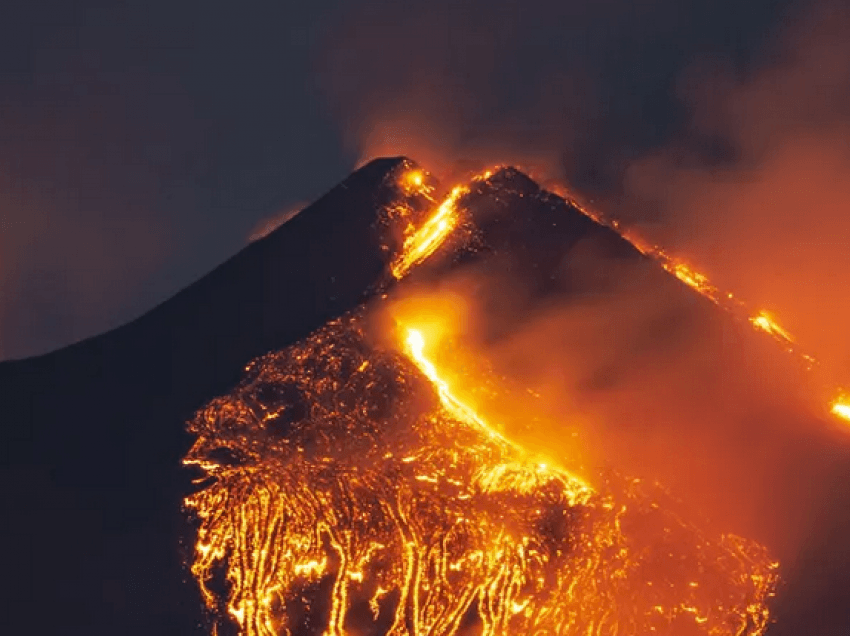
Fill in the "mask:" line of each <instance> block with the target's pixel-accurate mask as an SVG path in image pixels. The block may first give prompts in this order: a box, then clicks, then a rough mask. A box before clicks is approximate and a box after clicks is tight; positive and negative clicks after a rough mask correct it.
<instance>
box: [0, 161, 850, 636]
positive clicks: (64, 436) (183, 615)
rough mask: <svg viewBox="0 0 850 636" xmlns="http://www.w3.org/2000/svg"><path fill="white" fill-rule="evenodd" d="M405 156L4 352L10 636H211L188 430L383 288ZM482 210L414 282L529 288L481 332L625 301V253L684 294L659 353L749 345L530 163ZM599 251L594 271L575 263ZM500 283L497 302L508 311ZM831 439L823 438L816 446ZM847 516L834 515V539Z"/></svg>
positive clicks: (473, 206)
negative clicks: (204, 410)
mask: <svg viewBox="0 0 850 636" xmlns="http://www.w3.org/2000/svg"><path fill="white" fill-rule="evenodd" d="M402 161H403V159H401V158H395V159H380V160H376V161H373V162H371V163H369V164H368V165H366V166H364V167H363V168H361V169H359V170H358V171H356V172H355V173H353V174H352V175H351V176H349V177H348V178H347V179H346V180H345V181H343V182H342V183H341V184H339V185H338V186H336V187H335V188H333V189H332V190H331V191H330V192H328V193H327V194H326V195H325V196H323V197H322V198H321V199H319V200H318V201H316V202H315V203H314V204H312V205H311V206H309V207H307V208H306V209H305V210H303V211H302V212H301V213H300V214H298V215H297V216H296V217H294V218H293V219H292V220H290V221H289V222H287V223H286V224H284V225H283V226H281V227H280V228H278V229H277V230H275V231H274V232H272V233H271V234H269V235H268V236H266V237H265V238H263V239H261V240H259V241H257V242H255V243H252V244H250V245H248V246H247V247H246V248H245V249H244V250H242V251H241V252H240V253H239V254H237V255H236V256H234V257H233V258H231V259H230V260H228V261H227V262H225V263H224V264H223V265H221V266H220V267H218V268H216V269H215V270H214V271H212V272H211V273H210V274H208V275H207V276H205V277H204V278H202V279H201V280H199V281H198V282H196V283H195V284H193V285H191V286H189V287H188V288H186V289H185V290H183V291H182V292H180V293H179V294H177V295H176V296H174V297H173V298H171V299H170V300H168V301H166V302H164V303H163V304H161V305H160V306H158V307H156V308H155V309H153V310H151V311H150V312H149V313H147V314H145V315H144V316H142V317H141V318H139V319H137V320H135V321H133V322H131V323H129V324H127V325H125V326H123V327H121V328H119V329H116V330H114V331H111V332H108V333H106V334H103V335H101V336H98V337H95V338H91V339H89V340H85V341H83V342H80V343H77V344H74V345H72V346H69V347H66V348H64V349H61V350H59V351H56V352H53V353H50V354H47V355H43V356H39V357H35V358H30V359H26V360H18V361H9V362H4V363H0V418H2V447H0V453H2V472H1V473H0V479H2V483H3V486H2V488H0V492H2V495H0V496H2V498H3V500H2V502H0V505H2V510H3V511H4V516H5V520H4V522H3V524H2V525H3V545H4V546H5V549H4V554H3V561H2V567H3V577H2V578H3V582H4V583H3V587H4V588H5V589H3V590H2V595H0V597H2V598H3V600H4V604H5V606H4V611H3V612H2V617H0V626H2V629H1V630H0V631H2V633H4V634H6V633H8V634H48V633H49V634H54V633H55V634H62V635H63V636H65V635H68V636H71V635H76V634H79V635H83V634H85V635H86V636H101V635H103V636H107V635H109V636H112V635H114V634H122V635H124V636H134V635H139V636H141V635H146V636H148V635H152V634H156V635H157V636H161V635H168V634H174V635H177V634H180V635H186V634H206V633H207V629H206V624H205V623H204V617H203V614H202V611H201V607H202V603H201V600H200V598H199V596H198V593H197V591H196V586H195V584H194V582H193V581H192V580H191V576H190V574H189V573H188V570H187V569H186V567H185V563H186V561H187V558H188V557H189V556H190V554H191V545H187V544H186V542H187V541H189V542H190V541H191V540H192V537H191V536H190V535H189V534H188V533H187V524H186V520H185V516H184V514H183V512H182V510H181V501H182V498H183V497H184V495H185V494H186V493H187V492H189V490H190V489H191V487H192V485H191V478H192V474H190V472H189V471H187V470H185V469H183V468H182V467H181V465H180V460H181V458H182V456H183V455H184V453H185V451H186V449H187V448H188V446H189V444H190V439H189V438H188V436H187V435H186V433H185V432H184V424H185V422H186V420H188V419H189V418H190V417H191V416H192V414H193V412H194V411H195V410H196V409H197V408H199V407H201V406H203V404H204V403H206V402H207V401H208V400H210V399H211V398H213V397H215V396H217V395H219V394H221V393H223V392H225V391H226V390H228V389H229V388H230V387H232V386H233V385H234V384H235V383H236V382H237V381H238V380H239V378H240V376H241V374H242V371H243V368H244V366H245V364H246V363H247V362H249V361H250V360H251V359H252V358H254V357H256V356H258V355H261V354H263V353H265V352H267V351H270V350H274V349H279V348H282V347H285V346H287V345H289V344H292V343H294V342H296V341H298V340H300V339H302V338H303V337H305V336H307V335H308V334H309V333H310V332H312V331H313V330H315V329H317V328H318V327H320V326H321V325H323V324H324V323H326V322H327V321H328V320H329V319H332V318H334V317H337V316H340V315H341V314H344V313H345V312H347V311H350V310H352V309H354V308H356V307H357V306H359V305H360V304H361V303H362V302H364V301H365V300H367V299H368V298H369V297H370V296H372V295H373V294H374V293H375V292H376V291H378V290H380V289H382V285H384V283H386V281H387V280H388V277H387V264H388V259H389V252H388V251H387V250H386V249H385V247H384V245H383V243H384V239H385V238H386V237H383V236H382V233H381V230H380V217H381V215H382V210H383V209H384V208H385V207H386V206H387V205H389V204H390V203H391V202H392V201H393V199H394V197H395V196H396V194H397V193H396V190H395V188H394V187H393V184H392V182H391V180H390V179H389V178H388V177H390V176H391V175H392V173H393V171H394V170H396V169H397V168H398V167H399V165H400V164H401V162H402ZM466 205H467V206H468V207H469V209H470V212H471V216H472V218H473V220H474V223H475V226H476V227H477V228H478V229H477V231H476V232H475V234H474V236H473V237H472V240H471V241H466V239H464V241H465V242H464V244H459V243H458V241H460V239H459V238H452V239H450V240H449V241H448V242H447V244H446V245H445V246H444V247H443V248H441V249H440V250H439V251H438V253H437V254H435V255H434V257H433V258H432V259H431V260H430V261H429V262H428V264H427V267H420V268H417V269H415V270H414V271H413V272H412V273H411V275H410V277H409V278H410V281H409V283H410V284H411V285H416V284H417V283H427V282H429V281H433V280H439V279H440V278H441V277H442V276H445V274H446V273H447V270H457V269H463V268H471V269H475V270H477V271H479V272H482V271H483V272H485V273H487V274H489V275H492V278H493V279H494V280H499V281H505V280H510V281H515V282H517V283H518V285H517V287H520V288H522V290H523V293H522V294H521V295H519V296H516V295H512V296H511V297H510V302H511V305H510V307H508V310H507V311H506V310H505V307H494V311H493V312H492V314H493V316H494V317H495V316H498V320H497V319H495V318H494V320H493V321H492V324H490V325H487V326H486V328H485V330H486V332H487V333H485V334H484V335H483V337H484V338H494V339H495V338H498V337H499V335H500V334H501V333H504V332H508V331H510V330H511V329H513V328H514V327H515V326H516V325H518V324H520V323H521V322H522V321H523V320H525V319H526V317H527V315H528V312H529V311H530V310H531V308H533V307H534V306H537V305H538V304H540V305H545V303H547V302H548V303H551V302H555V301H557V302H577V301H581V300H582V299H586V298H588V297H594V296H598V295H600V294H613V293H618V290H622V289H624V288H627V287H628V286H629V284H630V283H629V282H628V281H627V282H625V283H624V282H623V281H622V280H617V282H616V284H613V283H612V281H613V280H614V279H615V278H616V276H615V274H617V273H619V272H620V271H622V270H621V269H619V268H620V266H621V265H622V264H623V263H627V264H629V267H630V268H631V269H630V270H629V271H630V272H631V273H632V274H634V275H635V281H636V282H635V285H638V284H639V285H642V286H646V285H650V286H652V288H653V289H657V290H659V293H660V294H662V295H664V296H668V297H669V298H671V299H675V302H671V303H670V305H669V310H668V311H667V312H666V314H665V315H664V316H663V317H662V321H661V322H660V323H659V324H658V325H656V327H655V329H656V331H657V332H658V333H656V334H655V335H654V336H653V337H652V338H651V339H650V340H648V341H647V343H646V344H645V346H650V347H654V346H662V345H663V344H664V343H665V342H666V343H668V344H669V341H670V340H671V339H677V338H678V339H687V338H693V337H694V336H695V334H697V333H702V334H703V335H704V334H705V333H710V334H712V335H711V337H712V338H713V340H714V341H716V342H718V343H725V346H727V347H730V348H734V347H735V345H736V342H738V341H739V340H741V339H743V338H745V337H752V336H751V335H744V334H745V333H746V334H749V330H748V328H746V327H742V328H738V327H737V326H735V325H733V324H732V321H731V320H727V319H725V318H722V319H721V318H719V316H721V314H719V312H718V311H717V310H716V308H715V307H714V305H712V304H711V303H710V302H709V301H707V300H705V299H704V298H702V297H701V296H699V295H696V294H694V293H692V292H691V291H690V290H688V289H687V288H686V287H685V286H684V285H683V284H681V283H680V282H679V281H677V280H676V279H675V278H673V277H671V276H670V275H668V274H667V273H666V272H664V271H663V270H662V269H661V268H660V267H659V266H658V265H657V264H656V263H654V262H653V261H651V260H650V259H648V258H646V257H644V256H643V255H641V254H640V253H639V252H638V251H637V250H636V249H635V248H634V247H632V246H631V245H630V244H628V243H627V242H626V241H625V240H624V239H622V238H621V237H620V236H618V235H617V234H616V233H615V232H613V231H612V230H610V229H608V228H605V227H602V226H600V225H598V224H596V223H595V222H593V221H592V220H590V219H588V218H587V217H586V216H584V215H583V214H581V213H580V212H579V211H577V210H576V209H575V208H573V207H571V206H570V204H569V203H567V202H565V201H564V200H563V199H561V198H559V197H556V196H554V195H551V194H548V193H546V192H544V191H541V190H540V188H539V187H538V186H537V184H535V183H534V182H533V181H532V180H531V179H529V178H528V177H527V176H525V175H523V174H522V173H520V172H518V171H515V170H512V169H505V170H502V171H500V172H498V173H497V174H496V175H494V176H493V177H492V178H491V179H490V180H488V181H487V182H486V183H483V184H481V185H480V186H477V187H476V188H474V190H473V192H472V194H471V195H470V196H469V197H468V199H467V200H466ZM588 244H592V245H593V250H592V253H593V258H592V259H591V260H592V263H593V268H592V269H591V270H589V271H586V270H581V269H579V270H570V269H569V268H568V269H567V270H565V269H564V264H565V263H568V262H570V260H571V258H572V257H573V255H574V254H578V253H582V254H585V252H584V251H583V250H584V248H585V247H586V246H587V245H588ZM576 258H578V257H576ZM582 258H584V256H582ZM632 266H633V267H632ZM565 271H566V274H565ZM638 274H639V275H638ZM500 291H501V290H500V289H496V290H495V292H494V291H493V290H490V291H489V292H487V293H484V292H482V294H484V297H485V298H486V300H487V302H493V303H496V304H498V303H499V302H500V299H501V298H502V295H501V293H500ZM619 311H620V313H618V314H616V315H614V316H613V317H611V321H612V322H613V323H617V321H623V322H625V321H628V320H630V317H629V311H630V309H629V307H628V306H623V307H621V308H620V310H619ZM771 345H772V343H768V345H766V346H771ZM601 381H604V379H603V380H601ZM822 447H823V445H822V444H820V442H818V443H817V444H810V445H809V447H808V450H807V451H806V453H803V454H802V455H801V457H803V456H805V457H810V456H812V457H813V456H816V454H817V453H818V452H820V450H821V449H822ZM842 457H843V456H842ZM801 461H802V460H801ZM842 462H845V459H842V458H836V459H835V462H834V463H835V464H836V466H839V465H844V464H842ZM845 463H846V462H845ZM835 470H836V474H838V470H839V469H838V468H836V469H835ZM845 490H846V488H845ZM845 500H846V501H850V494H848V496H847V497H846V498H845ZM842 524H843V525H842ZM845 526H847V527H850V525H848V523H847V522H846V521H840V522H839V521H836V522H835V524H834V527H833V526H830V528H831V530H830V532H831V531H833V530H835V529H836V528H838V529H840V528H843V527H845ZM835 531H837V530H835ZM824 532H826V531H824ZM845 552H846V550H845ZM841 558H842V559H843V562H844V563H848V562H850V556H847V555H846V554H845V555H843V556H842V557H841ZM813 567H816V566H813ZM844 571H845V572H846V571H847V570H846V569H845V570H844ZM830 576H831V577H832V578H831V579H830V580H831V581H837V582H839V583H840V582H841V581H842V580H844V581H846V580H847V575H846V574H844V575H843V579H842V574H841V572H838V573H837V574H833V575H830ZM824 598H827V597H824ZM841 598H842V599H844V600H843V601H839V602H838V605H835V604H831V605H830V606H829V608H827V609H825V612H826V613H828V612H833V613H835V611H836V610H835V607H838V608H839V613H838V614H836V617H835V618H834V619H832V618H830V619H829V620H830V621H831V622H830V623H829V624H830V625H841V624H842V623H841V618H840V616H839V614H840V610H842V609H845V608H847V607H848V603H847V599H846V595H845V596H844V597H841ZM841 603H843V605H842V604H841ZM825 620H826V619H825ZM824 624H827V623H824Z"/></svg>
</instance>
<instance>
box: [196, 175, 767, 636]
mask: <svg viewBox="0 0 850 636" xmlns="http://www.w3.org/2000/svg"><path fill="white" fill-rule="evenodd" d="M489 176H490V175H489V172H488V173H484V174H483V175H480V176H479V177H476V178H475V179H474V180H476V179H477V180H480V179H487V178H488V177H489ZM401 178H402V188H401V189H402V191H403V192H406V193H408V194H409V193H414V194H428V195H429V196H430V190H428V191H426V190H424V188H426V187H427V186H426V181H425V176H424V173H421V172H418V171H407V172H405V173H404V174H403V175H402V177H401ZM474 180H473V181H474ZM469 191H470V188H469V187H468V186H456V187H455V188H453V189H452V191H451V192H450V194H449V195H448V197H446V199H444V200H443V201H442V202H441V203H440V204H439V206H437V208H436V210H435V211H434V212H433V213H432V214H431V215H430V217H429V218H428V219H427V220H426V221H425V222H424V223H423V224H422V225H421V226H420V227H418V228H410V230H409V232H408V233H407V238H406V239H405V241H404V245H403V250H402V253H401V254H400V255H399V257H398V259H396V260H395V261H394V262H393V263H392V266H391V271H392V274H393V275H394V276H395V277H396V278H401V277H403V276H404V275H405V274H406V273H407V272H408V271H409V270H410V268H411V267H414V266H415V265H416V264H418V263H421V262H422V261H423V260H424V259H426V258H428V256H430V255H431V254H433V252H434V251H435V250H436V249H437V248H438V247H439V246H440V245H441V244H443V242H444V241H445V239H446V238H447V237H448V236H449V235H451V233H452V232H453V231H454V230H456V229H457V227H458V225H459V223H460V217H461V210H460V209H459V208H460V202H461V199H462V198H463V196H464V195H465V194H466V193H467V192H469ZM428 200H430V199H428ZM400 216H401V217H406V216H407V215H406V214H400ZM694 280H696V279H694ZM365 324H366V320H365V319H364V316H363V315H359V314H358V315H351V316H347V317H344V318H342V319H340V320H337V321H333V322H331V323H329V324H328V325H326V326H325V327H323V328H321V329H319V330H318V331H317V332H315V333H314V334H312V335H311V336H310V337H308V338H306V339H304V340H303V341H302V342H299V343H297V344H295V345H293V346H291V347H288V348H287V349H284V350H281V351H277V352H273V353H270V354H268V355H266V356H263V357H261V358H258V359H257V360H255V361H253V362H252V363H251V364H249V365H248V367H247V368H246V374H245V378H244V379H243V381H242V382H241V383H240V384H239V385H238V386H237V387H236V388H235V389H234V390H233V391H232V392H230V393H229V394H227V395H224V396H221V397H219V398H216V399H214V400H212V401H211V402H210V403H209V404H208V405H207V406H206V407H205V408H204V409H202V410H201V411H199V412H198V413H197V415H196V417H195V418H194V419H193V420H192V421H191V422H190V423H189V431H190V432H191V433H192V434H193V436H194V438H195V442H194V444H193V446H192V448H191V449H190V450H189V452H188V453H187V456H186V457H185V459H184V463H185V464H186V465H190V466H193V467H195V468H196V469H198V470H200V471H201V472H202V477H201V478H200V479H199V480H198V481H197V484H198V490H197V492H195V493H193V494H192V495H190V496H189V497H187V499H186V501H185V505H186V507H187V509H188V510H190V511H191V512H192V514H193V516H194V519H195V520H196V522H197V524H198V530H197V541H196V543H195V553H194V560H193V563H192V568H191V569H192V573H193V575H194V576H195V578H196V579H197V581H198V584H199V586H200V588H201V592H202V595H203V599H204V602H205V603H206V606H207V608H208V610H209V612H210V617H211V620H212V621H213V622H214V626H213V629H214V631H215V633H218V631H217V630H218V629H224V630H226V631H227V632H228V633H230V632H232V631H234V630H235V631H237V632H238V633H239V634H242V635H243V636H279V635H287V636H291V635H298V636H308V635H309V636H314V635H319V634H321V635H322V636H346V635H348V634H361V633H369V634H376V635H380V636H471V635H473V634H475V635H480V636H505V635H507V634H515V635H518V636H532V635H536V636H576V635H578V634H581V635H582V636H614V635H616V634H628V635H632V634H676V635H680V634H688V635H693V636H759V635H761V634H764V632H765V630H766V629H767V626H768V624H769V612H768V608H767V603H768V600H769V599H770V598H771V597H772V595H773V593H774V588H775V586H776V582H777V574H776V570H777V567H778V564H777V563H775V562H774V561H773V560H772V559H771V558H770V557H769V555H768V554H767V552H766V551H765V549H764V548H762V547H761V546H759V545H757V544H755V543H753V542H750V541H747V540H745V539H742V538H740V537H736V536H733V535H720V536H708V535H707V534H706V533H704V532H702V531H701V529H700V528H699V527H698V525H696V524H694V523H692V522H690V521H688V520H686V519H685V517H683V516H682V514H680V513H679V512H678V511H675V512H674V510H675V506H674V505H673V502H671V501H670V500H669V499H668V498H667V496H666V494H665V493H664V492H663V491H661V490H660V489H658V488H654V487H647V486H646V485H644V484H642V483H641V482H640V481H639V480H635V479H626V478H623V477H621V476H618V475H612V474H606V475H600V476H599V478H598V480H595V483H596V484H597V488H594V489H591V488H590V487H589V486H588V485H587V484H586V483H585V482H584V481H582V480H579V479H577V478H575V477H574V476H573V475H571V474H570V473H569V472H567V471H566V470H563V469H561V468H559V467H556V466H551V465H549V464H544V463H541V462H539V461H532V460H531V459H530V457H529V454H528V453H526V452H524V450H523V449H522V448H521V447H520V446H518V445H517V444H515V443H513V442H511V441H509V440H507V439H505V437H504V436H502V435H501V434H500V433H499V432H498V431H497V430H496V429H494V428H493V427H492V426H491V425H490V424H488V422H487V419H486V418H485V417H484V416H482V415H481V414H479V413H477V412H476V411H475V409H473V408H472V407H471V406H470V405H469V404H467V403H466V402H464V401H463V399H462V398H460V397H459V395H460V394H461V391H459V390H458V387H457V385H458V384H461V383H463V382H464V381H465V380H466V381H467V382H468V379H465V378H463V377H461V378H459V379H456V380H455V379H453V380H452V381H449V380H448V379H447V378H448V376H449V375H450V374H448V373H446V372H445V369H441V368H439V367H438V365H437V363H436V362H435V360H434V358H433V357H429V355H428V354H427V353H426V351H427V350H428V349H429V348H430V347H431V346H433V345H432V343H430V342H429V341H428V340H427V339H426V337H425V334H424V333H423V331H422V330H420V329H416V328H413V327H410V326H409V325H407V326H403V328H402V330H401V332H400V335H401V337H400V338H399V339H398V340H399V341H393V342H392V344H391V345H388V346H385V347H380V346H376V345H375V344H374V339H373V338H367V337H366V335H365V333H364V330H365V326H364V325H365ZM411 324H421V323H417V322H415V321H412V322H411ZM455 375H456V374H453V375H452V377H453V378H454V377H455Z"/></svg>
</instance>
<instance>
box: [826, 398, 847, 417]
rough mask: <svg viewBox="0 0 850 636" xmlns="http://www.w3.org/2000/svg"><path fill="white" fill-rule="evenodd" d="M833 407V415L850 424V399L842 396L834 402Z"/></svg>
mask: <svg viewBox="0 0 850 636" xmlns="http://www.w3.org/2000/svg"><path fill="white" fill-rule="evenodd" d="M831 406H832V408H831V409H830V411H831V412H832V414H833V415H835V416H836V417H840V418H841V419H842V420H847V421H848V422H850V397H848V396H847V395H845V394H842V395H840V396H838V397H837V398H836V399H835V400H834V401H833V402H832V405H831Z"/></svg>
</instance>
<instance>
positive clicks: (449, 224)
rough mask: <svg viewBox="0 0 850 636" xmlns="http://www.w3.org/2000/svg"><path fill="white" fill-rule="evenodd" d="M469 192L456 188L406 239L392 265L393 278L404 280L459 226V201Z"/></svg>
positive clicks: (462, 187) (459, 187) (460, 187)
mask: <svg viewBox="0 0 850 636" xmlns="http://www.w3.org/2000/svg"><path fill="white" fill-rule="evenodd" d="M467 192H469V190H468V189H467V188H466V187H464V186H455V187H454V188H453V189H452V191H451V193H450V194H449V196H448V197H446V198H445V199H444V200H443V202H442V203H440V205H439V206H438V207H437V211H436V212H434V214H433V215H432V216H431V217H430V218H429V219H428V220H427V221H425V223H424V224H423V225H422V227H420V228H418V229H416V230H414V231H413V232H412V233H411V234H409V235H408V236H407V238H405V239H404V246H403V247H402V251H401V254H399V256H398V258H396V260H395V261H394V262H393V263H392V265H391V266H390V269H391V271H392V273H393V276H395V277H396V278H403V277H404V275H405V274H407V272H409V271H410V268H411V267H413V266H414V265H418V264H419V263H421V262H422V261H424V260H425V259H426V258H428V257H429V256H431V254H433V253H434V252H435V251H437V248H438V247H440V245H442V244H443V241H445V240H446V238H447V237H448V236H449V235H450V234H451V233H452V231H453V230H454V229H455V227H456V226H457V224H458V210H457V204H458V200H459V199H460V198H461V197H462V196H463V195H464V194H466V193H467Z"/></svg>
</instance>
